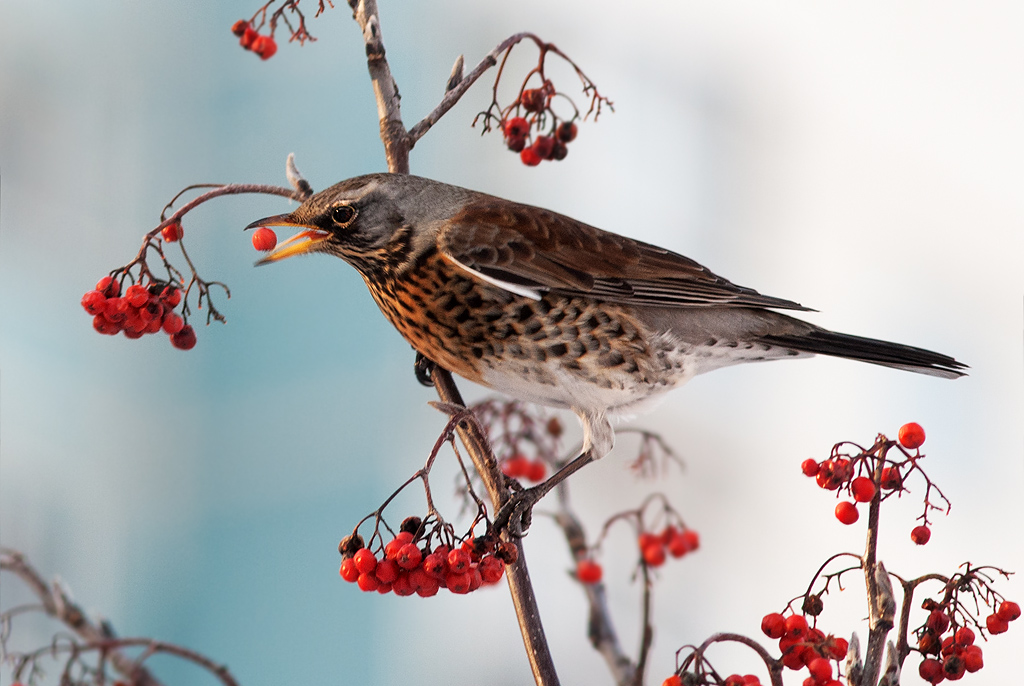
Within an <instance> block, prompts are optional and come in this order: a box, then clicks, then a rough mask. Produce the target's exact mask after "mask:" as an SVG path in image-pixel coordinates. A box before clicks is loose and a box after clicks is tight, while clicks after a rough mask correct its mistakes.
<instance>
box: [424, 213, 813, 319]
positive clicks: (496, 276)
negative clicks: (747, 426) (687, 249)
mask: <svg viewBox="0 0 1024 686" xmlns="http://www.w3.org/2000/svg"><path fill="white" fill-rule="evenodd" d="M437 242H438V249H439V250H440V252H441V254H442V255H444V256H445V257H446V258H448V259H449V260H451V261H453V262H454V263H456V264H458V266H460V267H462V268H464V269H468V270H470V271H473V272H476V274H477V275H478V276H482V277H483V278H485V280H487V281H490V282H491V283H496V284H497V285H500V286H503V287H505V288H507V289H508V290H510V291H512V292H515V293H519V294H521V295H534V294H536V295H538V296H539V295H540V294H543V293H546V292H551V293H557V294H563V295H585V296H588V297H593V298H599V299H601V300H605V301H608V302H619V303H627V304H643V305H652V306H662V307H709V306H718V307H722V306H725V307H750V306H755V307H771V308H780V309H788V310H807V309H809V308H806V307H803V306H802V305H799V304H797V303H795V302H792V301H789V300H783V299H781V298H772V297H770V296H765V295H761V294H760V293H758V292H757V291H755V290H753V289H750V288H744V287H742V286H737V285H735V284H733V283H731V282H729V281H728V280H726V279H723V278H722V277H720V276H717V275H715V274H713V273H711V272H710V271H709V270H708V269H706V268H704V267H702V266H701V265H699V264H697V263H696V262H694V261H693V260H691V259H689V258H688V257H683V256H682V255H679V254H676V253H674V252H671V251H669V250H665V249H664V248H659V247H657V246H654V245H650V244H648V243H642V242H640V241H636V240H633V239H630V238H626V237H625V236H619V235H617V234H614V233H609V232H607V231H602V230H601V229H597V228H594V227H593V226H588V225H587V224H583V223H582V222H578V221H576V220H575V219H572V218H570V217H566V216H564V215H561V214H558V213H556V212H551V211H549V210H545V209H541V208H538V207H531V206H529V205H520V204H517V203H511V202H508V201H505V200H501V201H499V200H497V199H496V198H491V197H489V196H484V197H483V198H481V199H478V200H475V201H473V202H471V203H469V204H468V205H467V206H466V207H465V208H464V209H463V210H462V211H461V212H459V214H457V215H456V216H454V217H453V218H452V219H451V221H449V222H447V223H446V225H445V227H444V228H443V229H442V230H441V231H440V232H439V234H438V237H437Z"/></svg>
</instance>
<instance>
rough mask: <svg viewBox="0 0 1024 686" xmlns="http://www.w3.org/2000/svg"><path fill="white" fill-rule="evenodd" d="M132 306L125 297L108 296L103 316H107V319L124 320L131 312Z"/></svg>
mask: <svg viewBox="0 0 1024 686" xmlns="http://www.w3.org/2000/svg"><path fill="white" fill-rule="evenodd" d="M131 307H132V306H131V305H129V304H128V301H126V300H125V299H124V298H120V297H117V296H114V297H113V298H107V301H106V302H105V303H104V304H103V316H104V317H106V318H107V321H111V322H123V321H125V320H126V319H128V315H129V314H131V312H130V310H131Z"/></svg>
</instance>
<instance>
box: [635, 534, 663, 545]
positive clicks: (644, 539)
mask: <svg viewBox="0 0 1024 686" xmlns="http://www.w3.org/2000/svg"><path fill="white" fill-rule="evenodd" d="M636 544H637V547H638V548H640V550H643V549H644V548H646V547H648V546H652V545H662V540H661V536H659V535H658V534H654V533H651V532H650V531H645V532H643V533H642V534H640V535H639V536H638V537H637V539H636Z"/></svg>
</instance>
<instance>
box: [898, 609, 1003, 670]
mask: <svg viewBox="0 0 1024 686" xmlns="http://www.w3.org/2000/svg"><path fill="white" fill-rule="evenodd" d="M922 606H923V607H924V609H926V610H929V614H928V619H927V620H926V621H925V623H924V624H923V625H922V626H920V627H918V629H917V631H916V632H915V633H916V634H917V650H918V652H920V653H921V655H922V656H924V659H923V660H922V661H921V664H920V665H919V666H918V674H919V675H920V676H921V678H922V679H924V680H925V681H928V682H930V683H932V684H937V683H939V682H940V681H943V680H945V679H949V680H950V681H957V680H958V679H961V678H963V676H964V674H965V673H967V672H971V673H974V672H977V671H978V670H980V669H981V668H982V667H984V666H985V661H984V657H983V655H982V651H981V646H979V645H976V644H975V643H974V639H975V633H974V630H973V629H971V628H970V627H969V626H966V625H958V624H957V622H958V620H959V619H961V618H962V617H963V616H965V615H958V613H957V612H956V602H955V599H953V598H949V599H947V600H946V601H945V602H942V603H938V602H936V601H934V600H932V599H930V598H929V599H927V600H925V601H924V603H923V605H922ZM1018 617H1020V605H1018V604H1017V603H1015V602H1013V601H1010V600H1004V601H1002V602H1001V603H1000V604H999V606H998V608H996V610H995V611H994V612H993V613H992V614H990V615H989V616H988V617H987V618H986V620H985V625H986V628H987V629H988V631H989V633H991V634H1001V633H1003V632H1004V631H1006V630H1007V629H1008V628H1009V623H1010V622H1012V621H1013V620H1015V619H1017V618H1018ZM930 656H931V657H930Z"/></svg>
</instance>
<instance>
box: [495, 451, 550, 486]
mask: <svg viewBox="0 0 1024 686" xmlns="http://www.w3.org/2000/svg"><path fill="white" fill-rule="evenodd" d="M501 471H502V473H503V474H504V475H505V476H510V477H512V478H513V479H526V480H527V481H533V482H535V483H536V482H539V481H543V480H544V477H545V476H547V473H548V466H547V465H546V464H545V463H544V461H543V460H540V459H537V460H531V459H530V458H528V457H527V456H526V455H523V454H522V453H515V454H514V455H512V456H510V457H507V458H505V459H504V460H502V461H501Z"/></svg>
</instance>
